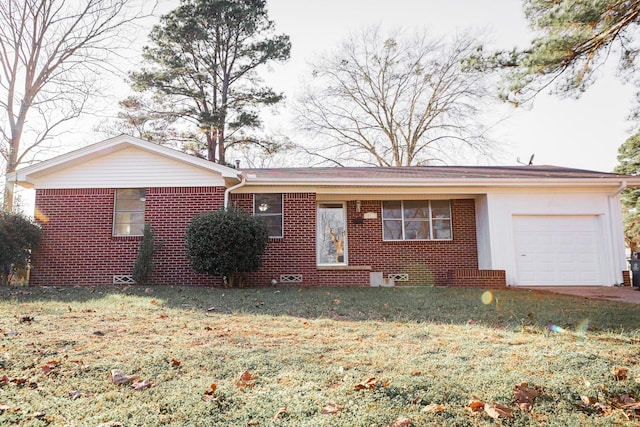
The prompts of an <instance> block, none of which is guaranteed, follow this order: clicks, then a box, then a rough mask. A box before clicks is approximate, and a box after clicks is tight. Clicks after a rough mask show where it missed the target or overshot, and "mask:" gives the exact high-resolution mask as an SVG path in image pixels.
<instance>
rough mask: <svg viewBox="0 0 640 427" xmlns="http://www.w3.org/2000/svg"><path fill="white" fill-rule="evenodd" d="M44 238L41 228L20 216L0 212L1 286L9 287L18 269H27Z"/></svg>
mask: <svg viewBox="0 0 640 427" xmlns="http://www.w3.org/2000/svg"><path fill="white" fill-rule="evenodd" d="M41 238H42V231H41V230H40V227H38V226H37V225H36V224H34V223H33V222H31V221H30V220H29V219H27V218H25V217H24V216H22V215H19V214H13V213H10V212H0V285H3V286H4V285H7V284H8V283H9V278H10V277H11V275H12V274H13V273H14V272H15V271H16V269H18V268H21V269H26V268H27V265H28V264H29V261H30V260H31V252H32V251H33V250H34V249H36V248H37V247H38V245H39V244H40V240H41Z"/></svg>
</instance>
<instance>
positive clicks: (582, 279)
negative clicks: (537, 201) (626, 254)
mask: <svg viewBox="0 0 640 427" xmlns="http://www.w3.org/2000/svg"><path fill="white" fill-rule="evenodd" d="M513 227H514V238H515V254H514V255H515V257H516V269H517V273H516V274H517V279H516V280H517V283H516V285H519V286H601V285H602V280H601V268H600V260H601V259H603V257H602V256H601V254H600V250H601V249H600V248H601V247H602V244H600V242H601V236H600V234H601V233H600V227H599V221H598V217H597V216H595V215H592V216H514V217H513Z"/></svg>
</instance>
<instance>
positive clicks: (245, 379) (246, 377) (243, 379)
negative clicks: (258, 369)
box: [236, 371, 258, 389]
mask: <svg viewBox="0 0 640 427" xmlns="http://www.w3.org/2000/svg"><path fill="white" fill-rule="evenodd" d="M257 379H258V377H254V376H253V375H251V372H249V371H244V372H243V373H242V375H240V379H239V380H238V381H237V382H236V386H237V387H240V388H242V389H244V388H245V387H253V386H254V385H255V382H256V380H257Z"/></svg>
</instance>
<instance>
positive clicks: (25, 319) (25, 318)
mask: <svg viewBox="0 0 640 427" xmlns="http://www.w3.org/2000/svg"><path fill="white" fill-rule="evenodd" d="M29 322H33V316H22V317H21V318H20V323H29Z"/></svg>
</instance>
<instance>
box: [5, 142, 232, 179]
mask: <svg viewBox="0 0 640 427" xmlns="http://www.w3.org/2000/svg"><path fill="white" fill-rule="evenodd" d="M127 147H137V148H139V149H141V150H144V151H149V152H152V153H155V154H157V155H160V156H163V157H167V158H170V159H173V160H176V161H180V162H185V163H189V164H191V165H193V166H196V167H200V168H203V169H206V170H210V171H213V172H216V173H219V174H220V175H221V176H222V177H223V178H235V179H237V180H240V172H239V171H238V170H236V169H232V168H229V167H226V166H223V165H220V164H217V163H213V162H210V161H209V160H205V159H200V158H198V157H195V156H192V155H189V154H186V153H183V152H181V151H178V150H174V149H173V148H168V147H164V146H162V145H159V144H155V143H152V142H149V141H145V140H143V139H140V138H136V137H133V136H129V135H119V136H116V137H113V138H110V139H106V140H104V141H100V142H97V143H95V144H91V145H88V146H86V147H83V148H80V149H77V150H74V151H70V152H68V153H65V154H61V155H59V156H56V157H53V158H51V159H48V160H44V161H42V162H39V163H36V164H34V165H31V166H27V167H24V168H22V169H19V170H17V171H15V172H12V173H10V174H7V179H8V180H9V181H13V182H17V183H18V184H20V185H21V186H23V187H27V188H30V187H32V186H33V183H32V182H31V180H30V175H35V174H38V173H42V172H44V171H51V172H53V171H55V170H58V169H60V168H64V167H67V166H71V165H74V164H77V163H81V162H83V161H85V160H86V159H88V158H91V157H94V156H100V155H104V154H108V153H109V152H112V151H117V150H121V149H124V148H127Z"/></svg>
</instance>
